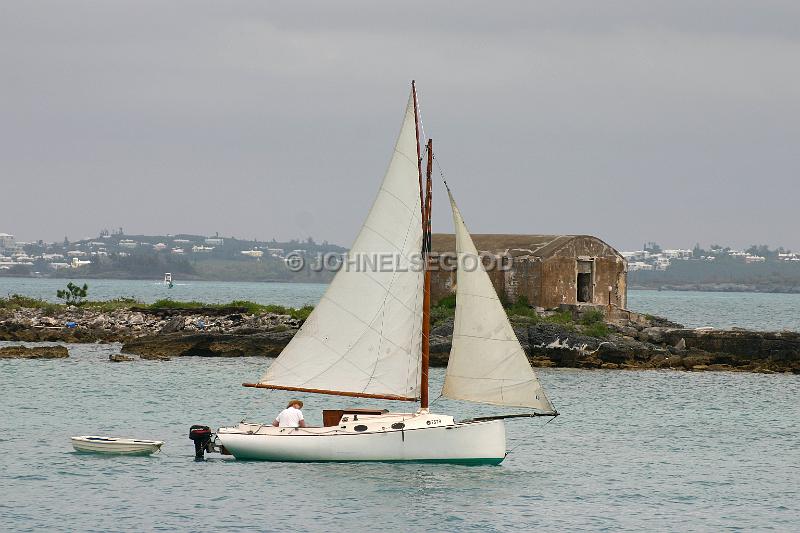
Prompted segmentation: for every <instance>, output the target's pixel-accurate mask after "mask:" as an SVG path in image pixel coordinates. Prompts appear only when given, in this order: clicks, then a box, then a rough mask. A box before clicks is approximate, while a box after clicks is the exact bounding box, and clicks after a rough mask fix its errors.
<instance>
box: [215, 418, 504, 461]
mask: <svg viewBox="0 0 800 533" xmlns="http://www.w3.org/2000/svg"><path fill="white" fill-rule="evenodd" d="M342 420H343V422H342V423H341V424H340V425H339V426H334V427H323V428H275V427H272V426H261V425H258V424H248V423H242V424H240V425H239V426H236V427H231V428H220V429H219V430H218V432H217V439H218V441H219V444H221V445H222V446H224V447H225V449H226V450H227V451H228V452H230V453H231V454H232V455H233V456H234V457H236V459H244V460H259V461H288V462H316V461H387V462H393V461H410V462H438V463H461V464H499V463H500V462H502V461H503V459H504V458H505V455H506V432H505V425H504V424H503V421H502V420H490V421H479V422H463V423H455V422H453V419H452V418H451V417H448V416H442V415H432V414H423V415H397V414H394V415H392V414H390V415H382V416H371V417H362V418H361V420H358V421H346V418H343V419H342ZM398 421H402V423H403V424H404V426H405V427H404V428H402V429H393V428H392V424H396V423H397V422H398ZM365 426H366V427H367V429H361V428H364V427H365ZM354 428H359V429H355V430H354Z"/></svg>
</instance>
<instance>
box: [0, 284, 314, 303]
mask: <svg viewBox="0 0 800 533" xmlns="http://www.w3.org/2000/svg"><path fill="white" fill-rule="evenodd" d="M69 281H73V282H74V283H77V284H79V285H83V284H84V283H87V284H89V299H91V300H112V299H115V298H134V299H136V300H139V301H141V302H145V303H153V302H155V301H156V300H161V299H163V298H170V299H172V300H181V301H198V302H207V303H224V302H230V301H233V300H250V301H251V302H257V303H261V304H278V305H286V306H291V307H301V306H303V305H305V304H312V305H314V304H316V303H317V302H318V301H319V299H320V298H321V297H322V293H323V292H325V288H326V287H327V285H322V284H319V283H258V282H239V281H181V280H177V281H176V282H175V286H174V287H173V288H171V289H170V288H168V287H167V286H166V285H164V283H163V282H161V281H155V280H153V281H148V280H128V279H122V280H120V279H76V280H67V279H48V278H0V295H2V296H4V297H5V296H7V295H10V294H22V295H25V296H30V297H33V298H40V299H42V300H48V301H51V302H57V301H59V300H58V298H56V291H57V290H58V289H63V288H64V287H65V286H66V285H67V283H68V282H69Z"/></svg>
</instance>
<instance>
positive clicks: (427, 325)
mask: <svg viewBox="0 0 800 533" xmlns="http://www.w3.org/2000/svg"><path fill="white" fill-rule="evenodd" d="M432 171H433V140H432V139H428V168H427V172H426V175H427V180H426V183H425V209H424V216H423V218H422V255H423V265H424V267H425V274H424V275H425V285H424V287H425V288H424V290H423V293H422V372H421V374H422V376H421V379H420V387H419V388H420V408H421V409H427V408H428V368H429V366H430V344H431V343H430V337H431V271H430V268H429V265H428V261H429V257H430V253H431V200H432V196H431V194H432V192H433V186H432V183H431V172H432Z"/></svg>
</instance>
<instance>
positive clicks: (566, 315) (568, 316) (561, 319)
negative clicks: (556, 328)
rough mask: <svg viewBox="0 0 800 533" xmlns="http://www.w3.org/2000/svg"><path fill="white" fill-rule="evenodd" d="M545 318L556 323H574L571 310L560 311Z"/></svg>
mask: <svg viewBox="0 0 800 533" xmlns="http://www.w3.org/2000/svg"><path fill="white" fill-rule="evenodd" d="M544 320H545V321H547V322H552V323H554V324H572V313H570V312H569V311H559V312H557V313H556V314H554V315H553V316H548V317H545V318H544Z"/></svg>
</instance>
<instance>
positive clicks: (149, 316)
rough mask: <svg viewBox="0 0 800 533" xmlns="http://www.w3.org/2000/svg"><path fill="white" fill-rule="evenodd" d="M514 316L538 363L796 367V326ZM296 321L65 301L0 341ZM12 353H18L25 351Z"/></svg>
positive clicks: (13, 317) (273, 339)
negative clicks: (768, 328) (599, 328)
mask: <svg viewBox="0 0 800 533" xmlns="http://www.w3.org/2000/svg"><path fill="white" fill-rule="evenodd" d="M598 311H602V312H603V313H604V325H605V328H604V330H603V332H602V334H600V335H598V334H597V333H594V334H592V328H590V327H587V326H584V325H581V317H582V316H585V314H586V313H590V312H594V313H597V312H598ZM556 312H558V313H561V316H564V314H565V313H570V314H571V315H572V319H573V320H571V321H569V322H568V323H556V322H553V321H548V320H549V318H550V317H552V316H553V314H554V313H556ZM511 320H512V324H513V325H514V330H515V332H516V334H517V337H518V338H519V340H520V342H521V343H522V346H523V347H524V348H525V350H526V352H527V353H528V356H529V359H530V361H531V363H532V364H533V365H534V366H539V367H568V368H587V369H595V368H599V369H657V368H671V369H676V370H690V371H707V370H737V371H750V372H764V373H770V372H794V373H800V333H796V332H787V331H782V332H762V331H749V330H739V329H735V330H715V329H711V328H699V329H691V328H685V327H683V326H682V325H680V324H677V323H673V322H670V321H667V320H665V319H660V318H658V317H652V316H649V315H640V314H637V313H633V312H631V311H626V310H621V309H616V308H610V309H609V308H597V307H595V308H592V307H586V306H583V307H577V306H563V307H562V308H561V309H560V310H549V311H547V310H543V309H542V310H537V313H536V314H535V315H534V316H526V317H523V316H513V315H512V317H511ZM301 323H302V322H301V320H298V319H296V318H292V317H291V316H289V315H281V314H276V313H262V314H250V313H247V312H246V310H245V309H239V308H234V307H229V308H219V307H213V308H212V307H209V308H191V309H180V308H168V309H157V310H153V309H147V308H135V307H134V308H131V309H118V310H114V311H109V312H103V311H98V310H91V309H84V308H80V307H70V308H66V309H64V310H61V311H58V312H56V313H52V312H51V313H47V312H46V311H44V310H41V309H36V308H22V309H15V310H13V311H6V312H5V314H4V315H3V316H0V341H26V342H41V341H55V342H61V343H76V342H82V343H86V342H120V343H122V344H123V346H122V350H121V352H122V353H121V354H119V357H116V358H112V360H115V361H119V362H122V361H127V360H132V359H134V358H132V357H130V356H138V357H139V358H141V359H150V360H168V359H170V358H172V357H181V356H203V357H245V356H276V355H277V354H278V353H280V351H281V350H282V349H283V347H284V346H286V344H288V342H289V341H290V340H291V338H292V336H293V335H294V333H295V332H296V331H297V328H298V327H299V326H300V324H301ZM452 328H453V322H452V318H448V319H444V320H441V321H440V322H439V323H438V324H436V325H435V326H434V327H433V328H432V330H431V365H432V366H446V364H447V357H448V354H449V351H450V341H451V335H452ZM12 348H17V347H12ZM56 348H57V347H56ZM6 351H7V352H8V355H2V354H0V358H7V357H15V356H14V355H11V353H12V352H14V351H13V350H10V351H9V350H6ZM18 352H19V353H20V354H21V355H18V356H16V357H26V355H25V354H27V355H28V356H31V352H25V351H18ZM53 353H55V352H53ZM59 357H66V355H63V356H59Z"/></svg>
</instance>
